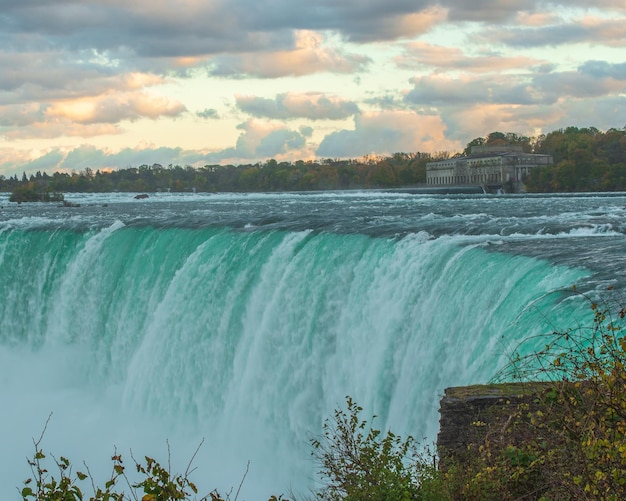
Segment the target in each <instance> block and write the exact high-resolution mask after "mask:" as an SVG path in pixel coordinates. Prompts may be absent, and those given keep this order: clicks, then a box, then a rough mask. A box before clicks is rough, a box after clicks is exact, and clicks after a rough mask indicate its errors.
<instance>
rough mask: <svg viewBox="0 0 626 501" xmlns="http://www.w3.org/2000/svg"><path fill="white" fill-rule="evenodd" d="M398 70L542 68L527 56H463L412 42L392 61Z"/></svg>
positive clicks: (454, 49)
mask: <svg viewBox="0 0 626 501" xmlns="http://www.w3.org/2000/svg"><path fill="white" fill-rule="evenodd" d="M395 62H396V64H397V65H398V66H399V67H401V68H407V69H414V68H421V67H434V68H436V69H437V71H450V70H453V71H469V72H475V73H490V72H498V71H504V70H511V69H521V68H524V69H528V68H529V67H532V66H539V65H541V64H545V62H544V61H540V60H537V59H534V58H531V57H527V56H515V57H513V56H502V55H500V54H487V55H483V56H474V57H470V56H466V55H465V53H464V52H463V50H462V49H460V48H457V47H442V46H439V45H432V44H429V43H426V42H412V43H407V44H405V45H404V54H402V55H401V56H398V57H396V58H395Z"/></svg>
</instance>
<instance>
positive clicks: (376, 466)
mask: <svg viewBox="0 0 626 501" xmlns="http://www.w3.org/2000/svg"><path fill="white" fill-rule="evenodd" d="M346 406H347V409H346V410H345V411H344V410H342V409H337V410H335V413H334V418H333V419H332V420H326V421H325V423H324V426H323V434H322V437H321V438H320V439H313V440H312V441H311V442H312V445H313V452H312V454H313V456H314V458H315V459H316V461H317V463H318V464H319V467H320V476H321V480H322V481H323V482H324V484H325V485H324V487H323V488H322V489H321V490H320V491H318V493H317V496H318V498H319V499H323V500H328V501H335V500H346V501H357V500H364V499H367V500H372V501H384V500H398V501H409V500H418V499H441V498H440V497H438V496H436V497H431V493H432V492H433V491H437V490H438V486H437V481H438V476H437V471H436V463H435V459H434V456H432V455H428V454H423V455H420V454H418V452H417V450H416V448H415V444H414V441H413V439H412V438H411V437H408V438H407V439H402V438H401V437H399V436H397V435H395V434H394V433H392V432H391V431H388V432H387V433H386V434H382V433H381V431H380V430H377V429H376V428H374V427H372V423H370V424H369V425H368V423H367V422H366V421H365V420H361V418H360V417H359V413H360V412H361V411H362V408H361V407H359V406H358V405H357V404H356V403H355V402H354V401H353V400H352V399H351V398H350V397H346ZM373 419H374V418H372V421H373ZM426 457H428V458H430V459H431V460H432V461H428V460H426V459H425V458H426Z"/></svg>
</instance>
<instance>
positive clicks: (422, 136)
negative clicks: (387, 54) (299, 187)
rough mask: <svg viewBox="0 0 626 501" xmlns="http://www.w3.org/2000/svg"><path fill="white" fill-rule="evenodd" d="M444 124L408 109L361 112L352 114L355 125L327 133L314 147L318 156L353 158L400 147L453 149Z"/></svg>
mask: <svg viewBox="0 0 626 501" xmlns="http://www.w3.org/2000/svg"><path fill="white" fill-rule="evenodd" d="M444 133H445V125H444V123H443V122H442V121H441V118H440V117H439V116H437V115H434V114H433V115H422V114H418V113H415V112H410V111H391V112H389V111H384V112H378V113H364V114H361V115H356V116H355V117H354V129H353V130H342V131H338V132H333V133H331V134H329V135H327V136H326V137H325V138H324V139H323V140H322V142H321V143H320V145H319V147H318V149H317V152H316V153H317V155H318V156H319V157H330V158H355V157H359V156H362V155H365V154H377V155H389V154H393V153H397V152H402V151H435V150H441V149H446V148H452V149H456V148H458V147H459V146H460V145H459V144H458V143H455V142H453V141H448V140H446V139H445V134H444Z"/></svg>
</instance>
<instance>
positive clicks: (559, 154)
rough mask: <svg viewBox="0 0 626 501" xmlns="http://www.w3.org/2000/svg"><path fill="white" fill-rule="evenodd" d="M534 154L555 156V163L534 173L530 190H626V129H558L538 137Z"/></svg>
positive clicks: (535, 170)
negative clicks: (603, 130) (604, 130)
mask: <svg viewBox="0 0 626 501" xmlns="http://www.w3.org/2000/svg"><path fill="white" fill-rule="evenodd" d="M533 152H534V153H546V154H549V155H552V156H553V159H554V164H553V165H551V166H548V167H544V168H538V169H533V170H532V171H531V173H530V175H529V176H527V178H526V179H525V180H524V183H525V184H526V188H527V190H528V191H531V192H544V193H550V192H581V191H626V127H624V128H623V129H609V130H607V131H606V132H602V131H599V130H598V129H596V128H595V127H589V128H578V127H567V128H566V129H559V130H556V131H554V132H550V133H549V134H546V135H541V136H539V137H538V138H536V139H535V140H534V142H533Z"/></svg>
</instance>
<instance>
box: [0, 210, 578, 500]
mask: <svg viewBox="0 0 626 501" xmlns="http://www.w3.org/2000/svg"><path fill="white" fill-rule="evenodd" d="M45 226H46V225H45V224H44V225H43V226H40V231H36V232H28V231H27V232H22V231H18V230H15V231H13V230H9V229H5V230H4V232H3V233H2V234H1V235H0V276H1V277H2V280H3V282H2V284H1V287H2V289H1V290H2V294H3V298H4V304H3V305H2V306H0V312H1V314H2V316H1V317H0V328H1V330H0V335H1V338H2V340H3V342H2V343H0V408H1V409H2V413H1V414H0V430H1V435H0V439H1V444H0V451H1V452H0V485H3V486H11V487H10V488H8V489H5V488H3V493H2V496H3V498H6V499H18V498H19V496H18V494H17V491H13V490H12V486H16V487H17V486H19V485H20V482H21V480H23V479H24V478H26V477H27V476H28V468H27V466H26V462H25V460H24V458H25V456H26V455H28V454H29V453H30V452H31V451H32V450H33V449H32V440H31V438H32V437H35V436H38V435H39V433H40V432H41V430H42V428H43V425H44V423H45V421H46V418H47V417H48V415H49V413H50V412H52V413H53V415H52V418H51V420H50V423H49V425H48V430H47V431H46V435H45V437H44V442H43V446H44V449H45V450H46V451H51V452H53V453H54V454H56V455H64V456H68V457H69V458H70V459H71V460H73V461H74V462H76V463H81V462H82V461H83V460H85V461H86V462H87V463H88V464H89V466H90V469H91V471H92V472H93V473H94V474H95V475H96V476H97V478H103V477H104V476H105V475H106V473H107V472H108V470H109V469H110V462H109V458H110V455H112V453H113V451H114V448H115V447H117V450H118V452H121V453H122V454H123V455H124V456H125V457H127V460H128V461H129V460H130V457H129V452H130V450H131V449H132V451H133V453H134V454H135V455H136V457H138V458H141V457H142V456H143V455H152V456H156V457H157V458H158V459H160V460H165V461H167V445H166V440H168V441H169V443H170V445H171V450H172V465H173V469H174V470H177V471H180V470H184V469H185V467H186V466H187V461H188V460H189V458H190V457H191V455H192V454H193V451H194V449H195V447H196V446H197V445H198V443H199V442H200V440H201V439H202V438H203V437H204V438H206V442H205V444H204V446H203V448H202V449H201V451H200V453H199V455H198V456H197V459H196V465H197V466H198V471H197V472H196V473H195V474H194V477H193V478H194V480H196V481H197V483H198V485H199V486H201V489H202V490H203V492H204V493H206V492H208V490H211V489H213V488H215V487H217V488H219V489H220V490H222V491H227V490H229V489H230V488H231V487H234V488H235V490H236V489H237V486H238V485H239V482H240V480H241V478H242V476H243V474H244V472H245V470H246V464H247V462H248V461H250V470H249V472H248V475H247V477H246V480H245V483H244V486H243V489H242V497H240V499H248V500H251V499H264V498H267V496H268V495H269V494H272V493H274V494H280V493H285V492H287V491H288V490H289V489H293V490H295V491H296V493H298V492H302V491H306V490H307V489H308V488H309V487H311V486H313V485H314V480H315V465H314V464H313V463H312V460H311V458H310V446H309V440H310V438H311V436H313V435H315V434H317V433H319V432H320V429H321V424H322V422H323V420H324V419H325V418H328V417H330V416H331V415H332V411H333V409H334V408H336V407H337V406H340V405H342V404H343V402H344V397H345V396H346V395H351V396H352V397H353V398H354V399H355V400H356V401H357V402H358V403H359V404H360V405H362V406H363V407H364V408H365V410H364V417H367V416H369V415H371V414H374V413H375V414H377V415H378V416H379V417H378V418H377V424H378V426H380V427H382V428H391V429H393V430H394V431H396V432H399V433H401V434H403V435H406V434H411V435H413V436H415V437H417V438H422V437H426V440H427V441H428V442H432V441H434V440H435V438H436V432H437V429H438V423H437V420H438V412H437V411H438V403H439V398H440V396H441V394H442V393H443V391H444V389H445V388H446V387H447V386H452V385H462V384H473V383H482V382H486V381H487V380H488V379H489V378H490V377H491V376H493V375H494V373H495V372H496V371H497V369H498V368H500V367H501V366H502V364H504V363H506V360H507V358H506V355H507V349H508V347H510V346H511V345H514V344H515V343H516V342H517V341H518V340H520V339H523V338H525V337H527V336H529V335H531V334H533V333H539V332H546V330H547V331H550V330H551V329H552V328H553V327H554V325H553V324H555V325H557V326H561V325H563V324H564V323H565V322H571V321H576V318H577V315H584V313H585V312H584V311H583V310H582V309H581V305H579V304H577V303H574V302H572V301H569V300H566V301H562V299H563V297H564V296H562V295H560V294H559V293H557V292H555V293H552V291H556V290H558V289H561V288H564V287H569V286H571V285H572V284H574V283H576V282H577V281H579V280H580V279H581V278H582V277H585V276H589V275H590V272H589V271H588V270H586V269H583V268H575V267H566V266H559V265H555V264H553V263H550V262H548V261H546V260H542V259H537V258H531V257H524V256H521V255H515V254H512V253H503V252H493V251H492V249H493V248H494V246H493V245H488V243H489V242H491V238H490V237H485V238H480V237H478V236H475V235H472V236H463V235H443V236H440V237H439V238H432V237H431V235H430V234H429V233H426V232H423V231H421V232H420V231H416V232H413V233H408V234H406V235H405V236H404V237H402V238H372V237H369V236H365V235H363V234H359V233H355V234H333V233H325V232H322V233H319V232H313V231H310V230H299V231H275V230H273V231H263V230H260V229H257V230H254V231H252V230H248V231H240V232H233V231H229V230H226V229H211V228H204V229H183V228H161V229H158V228H154V227H150V226H139V227H129V226H127V225H126V224H125V223H121V222H115V221H112V222H111V224H109V225H107V226H104V227H101V228H97V229H92V230H89V231H71V230H63V229H59V228H58V227H55V226H54V225H50V226H51V227H50V229H48V230H46V229H45ZM42 227H43V228H44V229H43V231H41V228H42ZM560 233H562V232H559V235H557V236H556V237H557V238H558V239H563V238H565V237H564V236H563V235H560ZM573 237H575V236H573ZM573 237H572V238H573ZM502 238H504V237H502ZM516 238H520V237H519V236H515V235H513V236H511V237H507V238H505V240H506V241H507V242H510V240H514V239H516ZM495 247H496V248H497V247H498V246H495ZM529 305H532V306H530V307H529ZM13 492H14V494H12V493H13ZM11 496H13V497H11Z"/></svg>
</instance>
